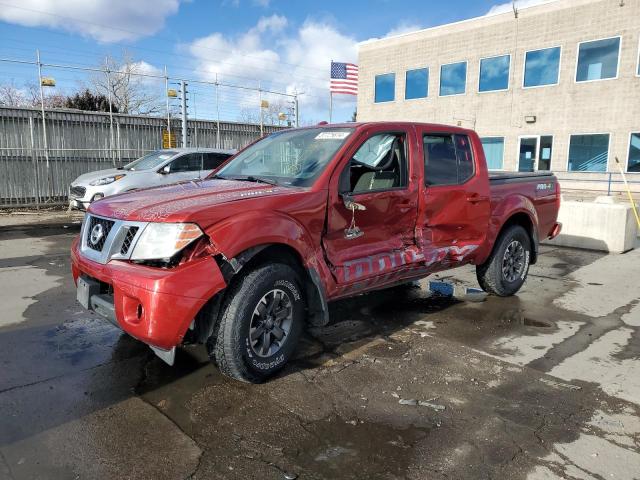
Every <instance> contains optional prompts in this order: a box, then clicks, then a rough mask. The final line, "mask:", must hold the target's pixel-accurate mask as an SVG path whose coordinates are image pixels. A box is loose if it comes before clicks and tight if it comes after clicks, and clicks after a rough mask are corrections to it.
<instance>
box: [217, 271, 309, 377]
mask: <svg viewBox="0 0 640 480" xmlns="http://www.w3.org/2000/svg"><path fill="white" fill-rule="evenodd" d="M302 292H303V290H302V288H301V286H300V280H299V278H298V275H297V274H296V272H295V271H294V270H293V269H292V268H291V267H289V266H287V265H284V264H279V263H276V264H270V265H264V266H261V267H258V268H256V269H255V270H252V271H250V272H248V273H246V274H245V275H243V276H241V277H240V278H239V279H238V280H237V281H236V282H234V283H232V284H231V286H230V291H229V293H228V294H227V296H226V299H225V302H224V303H223V305H222V309H221V311H220V314H219V319H218V325H217V327H216V328H214V333H213V335H212V336H211V337H210V338H209V340H208V341H207V349H208V351H209V357H210V358H211V360H212V361H213V362H214V363H215V364H216V365H217V366H218V368H219V369H220V371H221V372H222V373H223V374H225V375H227V376H229V377H232V378H235V379H236V380H240V381H243V382H249V383H261V382H263V381H265V380H266V379H267V378H269V377H271V376H273V375H274V374H275V373H276V372H277V371H278V370H280V369H281V368H282V367H284V365H285V364H286V363H287V361H288V360H289V359H290V358H291V356H292V355H293V353H294V351H295V348H296V344H297V343H298V339H299V337H300V333H301V332H302V327H303V323H304V319H305V299H304V296H303V293H302ZM274 312H275V315H274ZM278 337H280V338H278Z"/></svg>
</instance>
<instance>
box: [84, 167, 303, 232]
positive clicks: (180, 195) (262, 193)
mask: <svg viewBox="0 0 640 480" xmlns="http://www.w3.org/2000/svg"><path fill="white" fill-rule="evenodd" d="M299 190H300V189H297V188H288V187H278V186H273V185H266V184H263V183H252V182H240V181H235V180H220V179H211V180H201V181H192V182H182V183H176V184H173V185H169V186H166V187H156V188H149V189H146V190H140V191H135V192H130V193H123V194H120V195H113V196H110V197H107V198H105V199H103V200H100V201H98V202H95V203H92V204H91V207H90V208H89V212H90V213H95V214H96V215H101V216H104V217H107V218H117V219H120V220H131V221H142V222H188V221H195V222H197V221H198V220H203V219H204V220H203V221H205V223H207V224H211V223H213V222H215V221H216V220H218V219H221V218H224V217H226V216H229V215H230V213H229V211H228V209H223V210H219V213H218V214H217V215H215V214H213V213H212V212H211V208H212V207H216V206H218V205H222V204H226V203H230V202H235V201H239V200H249V199H255V198H261V197H266V196H274V195H284V194H289V193H292V192H296V191H299ZM223 211H224V212H226V213H223ZM202 226H206V225H202Z"/></svg>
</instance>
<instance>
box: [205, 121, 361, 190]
mask: <svg viewBox="0 0 640 480" xmlns="http://www.w3.org/2000/svg"><path fill="white" fill-rule="evenodd" d="M352 132H353V128H326V127H323V128H308V129H303V130H284V131H282V132H276V133H273V134H271V135H269V136H268V137H266V138H264V139H262V140H260V141H259V142H257V143H255V144H253V145H251V146H250V147H248V148H247V149H246V150H244V151H242V152H240V153H239V154H238V155H236V157H235V158H234V159H233V160H231V162H229V163H228V164H227V165H226V166H225V167H224V168H222V170H220V171H219V172H218V173H217V175H216V177H217V178H230V179H232V178H246V177H251V178H255V179H258V180H259V179H260V178H263V179H266V180H268V181H270V182H274V183H277V184H278V185H284V186H299V187H308V186H310V185H312V184H313V182H314V181H315V180H316V178H318V176H319V175H320V173H322V171H323V170H324V168H325V167H326V166H327V164H328V163H329V161H330V160H331V159H332V158H333V156H334V155H335V154H336V152H337V151H338V149H340V147H341V146H342V145H343V144H344V142H345V140H346V139H347V137H348V136H349V135H351V133H352Z"/></svg>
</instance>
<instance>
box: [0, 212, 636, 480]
mask: <svg viewBox="0 0 640 480" xmlns="http://www.w3.org/2000/svg"><path fill="white" fill-rule="evenodd" d="M78 230H79V217H77V216H76V217H73V218H69V217H65V216H57V217H56V218H53V219H52V218H49V219H47V218H44V217H41V216H40V217H34V218H27V217H24V218H22V219H19V218H18V219H16V218H15V217H13V216H12V217H11V220H10V221H9V220H8V217H7V216H1V215H0V305H2V309H1V310H0V479H4V478H7V479H33V478H42V479H67V478H69V479H76V478H82V479H84V478H132V479H133V478H135V479H142V478H144V479H146V478H153V479H165V478H166V479H175V478H194V479H217V478H220V479H223V478H224V479H236V478H237V479H240V478H242V479H247V478H260V479H283V478H300V479H342V478H352V479H364V478H382V479H400V478H407V479H440V478H443V479H444V478H449V479H451V478H455V479H484V478H495V479H528V480H534V479H559V478H575V479H629V480H630V479H640V359H639V355H640V300H639V297H640V287H639V286H638V283H639V281H640V251H638V250H636V251H632V252H629V253H626V254H623V255H604V254H602V253H597V252H588V251H579V250H571V249H563V248H554V247H549V246H543V247H542V250H541V255H540V259H539V263H538V264H537V265H534V266H532V268H531V271H530V276H529V279H528V281H527V283H526V284H525V287H524V288H523V289H522V290H521V292H520V293H519V294H518V295H517V296H515V297H511V298H496V297H487V296H486V295H484V294H481V293H477V292H475V291H473V290H471V291H467V288H477V283H476V281H475V274H474V270H473V268H472V267H463V268H460V269H457V270H453V271H450V272H443V273H442V274H440V275H437V276H433V277H432V278H429V279H426V280H423V281H422V282H420V285H408V286H403V287H398V288H394V289H389V290H384V291H380V292H375V293H370V294H366V295H362V296H359V297H356V298H354V299H350V300H344V301H340V302H336V303H334V304H332V305H331V323H330V324H329V325H328V326H326V327H323V328H312V329H309V330H308V332H307V334H306V336H305V338H304V340H303V342H302V344H301V345H300V348H299V350H298V353H297V358H296V359H295V360H294V361H293V362H291V364H290V365H289V366H288V367H287V368H286V369H285V370H284V371H283V372H282V373H281V374H280V375H279V376H278V377H276V378H275V379H273V380H271V381H269V382H267V383H265V384H262V385H247V384H241V383H238V382H235V381H233V380H230V379H228V378H226V377H224V376H222V375H221V374H220V373H219V372H218V370H217V369H216V368H215V367H214V366H213V365H212V364H211V363H210V362H209V361H208V359H207V356H206V352H205V351H204V349H203V348H202V347H189V348H181V349H179V351H178V353H177V357H176V364H175V365H174V366H173V367H169V366H168V365H166V364H164V363H163V362H162V361H161V360H159V359H158V358H156V357H155V356H154V355H153V353H152V352H151V351H150V350H149V348H148V347H146V346H144V345H142V344H140V343H139V342H137V341H135V340H133V339H132V338H130V337H128V336H127V335H124V334H122V333H121V332H120V331H119V330H118V329H116V328H114V327H112V326H111V325H109V324H108V323H106V322H105V321H103V320H101V319H100V318H99V317H97V316H95V315H94V314H91V313H88V312H86V311H84V310H83V309H82V308H81V307H80V306H79V305H78V304H77V303H76V301H75V289H74V285H73V281H72V279H71V275H70V266H69V247H70V244H71V241H72V239H73V237H74V236H75V235H77V233H78ZM430 280H439V281H445V282H449V283H451V284H453V285H454V287H455V293H454V296H453V297H441V296H437V295H432V294H431V292H430V288H429V281H430Z"/></svg>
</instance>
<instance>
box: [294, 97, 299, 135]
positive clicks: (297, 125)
mask: <svg viewBox="0 0 640 480" xmlns="http://www.w3.org/2000/svg"><path fill="white" fill-rule="evenodd" d="M293 101H294V108H295V109H296V112H295V114H296V128H298V127H299V126H300V114H299V107H298V93H297V92H296V94H295V96H294V97H293Z"/></svg>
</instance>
